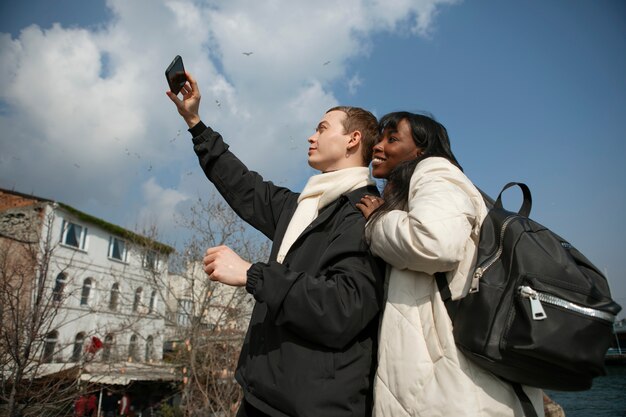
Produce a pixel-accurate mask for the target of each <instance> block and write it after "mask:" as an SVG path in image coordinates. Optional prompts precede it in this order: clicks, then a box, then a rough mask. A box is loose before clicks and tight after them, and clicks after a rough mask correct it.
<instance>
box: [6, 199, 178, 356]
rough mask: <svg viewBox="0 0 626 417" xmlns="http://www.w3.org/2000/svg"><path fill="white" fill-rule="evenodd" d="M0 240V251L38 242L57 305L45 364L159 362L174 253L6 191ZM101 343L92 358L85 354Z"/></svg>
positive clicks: (50, 294)
mask: <svg viewBox="0 0 626 417" xmlns="http://www.w3.org/2000/svg"><path fill="white" fill-rule="evenodd" d="M0 237H1V238H2V239H3V242H4V244H5V245H4V246H3V247H6V245H7V244H8V243H10V242H12V241H15V242H27V241H28V239H35V240H38V242H37V245H38V246H39V251H40V252H39V261H38V263H42V264H43V263H45V265H46V268H45V273H43V275H45V276H44V277H42V278H43V279H44V285H45V297H46V299H47V300H49V303H51V305H52V307H51V308H48V310H49V311H52V313H51V318H50V324H49V325H48V326H47V330H46V331H47V333H46V334H45V335H44V343H43V344H40V347H39V350H40V353H39V354H40V355H41V356H40V358H39V361H40V362H42V363H66V364H75V363H79V362H81V361H84V360H85V359H88V360H89V361H90V362H104V363H110V364H112V366H113V364H115V363H118V364H119V363H128V362H134V363H137V362H141V363H146V364H151V363H155V364H157V363H159V362H160V361H161V360H162V352H163V342H164V329H165V322H164V315H165V302H164V297H163V294H164V289H165V288H166V286H167V283H166V280H167V277H168V268H167V266H168V256H169V255H170V254H171V253H172V252H173V248H171V247H169V246H167V245H164V244H162V243H159V242H156V241H154V240H151V239H149V238H146V237H144V236H140V235H138V234H135V233H133V232H130V231H128V230H126V229H123V228H121V227H119V226H116V225H113V224H111V223H108V222H106V221H104V220H101V219H98V218H96V217H94V216H91V215H88V214H86V213H83V212H80V211H78V210H76V209H74V208H72V207H70V206H67V205H65V204H62V203H58V202H54V201H51V200H47V199H43V198H39V197H34V196H28V195H24V194H20V193H16V192H13V191H8V190H2V189H0ZM31 243H32V242H31ZM46 254H49V255H50V259H49V262H46V260H45V259H43V258H44V257H45V256H46ZM37 279H38V278H37V277H36V273H33V277H32V280H33V282H36V280H37ZM94 338H95V339H94ZM100 341H101V342H102V346H101V347H100V348H99V349H98V350H97V352H96V353H95V354H89V353H87V354H86V351H88V350H89V349H88V348H89V346H92V347H94V348H96V347H99V343H98V342H100Z"/></svg>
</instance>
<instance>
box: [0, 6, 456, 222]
mask: <svg viewBox="0 0 626 417" xmlns="http://www.w3.org/2000/svg"><path fill="white" fill-rule="evenodd" d="M454 2H455V1H454V0H423V1H410V0H388V1H384V2H383V1H382V0H347V1H344V2H340V3H337V2H334V1H330V0H324V1H319V2H311V3H306V2H292V1H287V0H277V1H272V2H250V1H243V0H233V1H228V2H217V1H215V0H212V1H208V0H207V1H205V2H199V1H191V0H178V1H172V0H169V1H168V0H161V1H151V0H138V1H133V2H128V1H124V0H109V1H108V2H107V5H108V7H110V8H111V10H112V11H113V16H114V18H113V19H112V20H111V21H109V22H105V23H104V24H103V25H102V26H100V27H98V28H95V29H81V28H76V27H72V28H66V27H62V26H59V25H55V26H53V27H50V28H40V27H38V26H34V25H33V26H30V27H28V28H25V29H24V30H23V31H22V32H21V33H20V35H19V36H18V37H17V38H11V36H9V35H8V34H0V131H1V132H2V136H1V137H0V141H1V142H0V144H1V152H0V187H7V188H13V187H15V188H16V189H17V190H18V191H23V192H34V193H35V194H37V195H41V196H44V197H49V198H54V199H58V200H60V201H63V202H65V203H68V204H71V205H74V206H75V207H77V208H79V209H83V210H88V209H92V210H95V211H96V212H94V213H93V214H95V215H98V216H100V217H103V218H106V219H107V220H109V221H113V222H118V223H124V224H123V225H124V226H129V224H133V223H136V222H137V221H138V220H139V217H140V216H141V217H142V218H145V217H146V216H149V215H155V216H157V217H158V219H159V221H161V222H165V223H167V222H170V221H171V212H172V210H175V208H176V205H177V204H178V203H180V202H181V201H182V200H184V199H185V198H187V196H192V195H193V194H194V193H195V192H196V191H195V190H197V189H198V187H199V184H200V183H201V182H204V183H206V180H203V179H202V178H201V175H202V174H201V173H200V171H199V169H198V168H197V162H196V159H195V156H194V155H193V153H192V149H191V144H190V140H189V135H188V133H187V132H186V131H185V129H186V126H185V125H184V123H183V121H182V119H180V117H179V116H178V115H177V113H176V111H175V109H174V106H173V104H172V103H170V102H169V100H168V99H167V97H166V96H165V94H164V92H165V90H166V83H165V77H164V70H165V67H166V66H167V64H169V62H170V61H171V60H172V58H173V57H174V56H175V55H177V54H179V55H181V56H183V59H184V61H185V65H186V67H187V69H188V70H190V71H191V72H192V73H194V75H195V76H196V78H197V79H198V82H199V85H200V88H201V91H202V94H203V98H202V105H201V115H202V117H203V119H204V120H205V122H207V123H208V124H211V125H213V126H215V128H216V129H217V130H219V131H220V132H221V133H223V134H224V136H225V138H226V139H227V141H228V142H229V143H230V144H231V145H232V149H233V150H235V152H236V153H237V154H238V155H240V157H241V159H242V160H244V162H246V163H248V164H249V165H250V166H251V168H253V169H255V170H258V171H259V172H261V173H263V174H264V175H266V176H267V177H269V178H271V179H274V180H277V181H278V182H284V183H286V184H296V183H299V181H301V178H302V177H304V176H307V175H309V174H310V173H311V172H310V171H309V170H306V169H304V168H303V167H305V166H306V148H307V143H306V138H307V137H308V135H309V134H310V133H311V132H312V130H313V128H314V126H315V124H316V123H317V121H318V119H319V117H320V116H321V114H322V113H323V112H324V111H325V110H326V109H327V108H329V107H331V106H333V105H335V104H337V103H336V98H335V96H334V94H333V92H332V91H331V90H330V89H329V88H330V87H329V86H330V84H331V82H333V81H336V80H343V81H344V85H348V88H349V89H351V91H352V89H354V88H357V87H358V86H359V85H361V84H363V83H365V82H366V80H362V79H360V78H359V76H358V75H353V76H352V77H351V78H348V76H347V75H346V74H347V73H348V72H349V68H347V65H348V62H349V60H350V58H354V57H355V56H359V55H362V54H367V51H368V48H369V47H370V45H369V44H368V37H369V36H370V35H371V34H373V33H376V32H380V31H388V30H397V29H398V28H404V29H406V28H407V27H408V28H409V30H411V31H413V32H415V33H419V34H421V35H423V36H428V34H429V33H430V28H431V27H432V24H433V16H435V15H436V13H437V10H438V7H439V6H440V5H441V4H449V3H454ZM404 29H403V30H404ZM248 51H252V52H253V54H251V55H244V54H243V53H242V52H248ZM328 61H330V63H329V64H327V65H324V64H325V63H327V62H328ZM277 161H280V163H277ZM190 172H194V175H193V176H190V175H189V173H190ZM294 173H296V174H294ZM194 177H195V179H194ZM138 190H142V192H138ZM177 190H178V191H177ZM128 207H134V209H133V210H135V212H136V213H138V214H137V216H132V215H129V214H128V213H127V212H125V210H128ZM155 208H156V209H157V210H156V211H155ZM98 210H102V212H97V211H98ZM105 210H107V211H105ZM148 213H152V214H148ZM122 219H123V220H122Z"/></svg>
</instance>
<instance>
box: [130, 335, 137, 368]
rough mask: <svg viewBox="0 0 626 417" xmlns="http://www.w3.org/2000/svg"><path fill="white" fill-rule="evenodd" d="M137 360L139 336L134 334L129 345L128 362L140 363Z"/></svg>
mask: <svg viewBox="0 0 626 417" xmlns="http://www.w3.org/2000/svg"><path fill="white" fill-rule="evenodd" d="M138 359H139V358H137V335H136V334H134V335H132V336H131V337H130V342H129V343H128V362H133V361H138Z"/></svg>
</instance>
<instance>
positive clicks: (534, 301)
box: [519, 286, 548, 320]
mask: <svg viewBox="0 0 626 417" xmlns="http://www.w3.org/2000/svg"><path fill="white" fill-rule="evenodd" d="M519 293H520V295H521V296H522V297H524V298H528V299H529V300H530V311H531V313H532V315H533V320H543V319H545V318H546V317H548V316H547V315H546V312H545V311H544V310H543V306H542V305H541V301H539V296H538V294H537V291H535V290H533V289H532V288H530V287H527V286H522V287H519Z"/></svg>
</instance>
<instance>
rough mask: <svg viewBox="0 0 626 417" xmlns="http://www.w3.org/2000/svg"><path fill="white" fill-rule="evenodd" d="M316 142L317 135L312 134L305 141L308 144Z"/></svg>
mask: <svg viewBox="0 0 626 417" xmlns="http://www.w3.org/2000/svg"><path fill="white" fill-rule="evenodd" d="M316 140H317V133H314V134H312V135H311V136H309V138H308V139H307V140H306V141H307V142H309V143H313V142H315V141H316Z"/></svg>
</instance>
